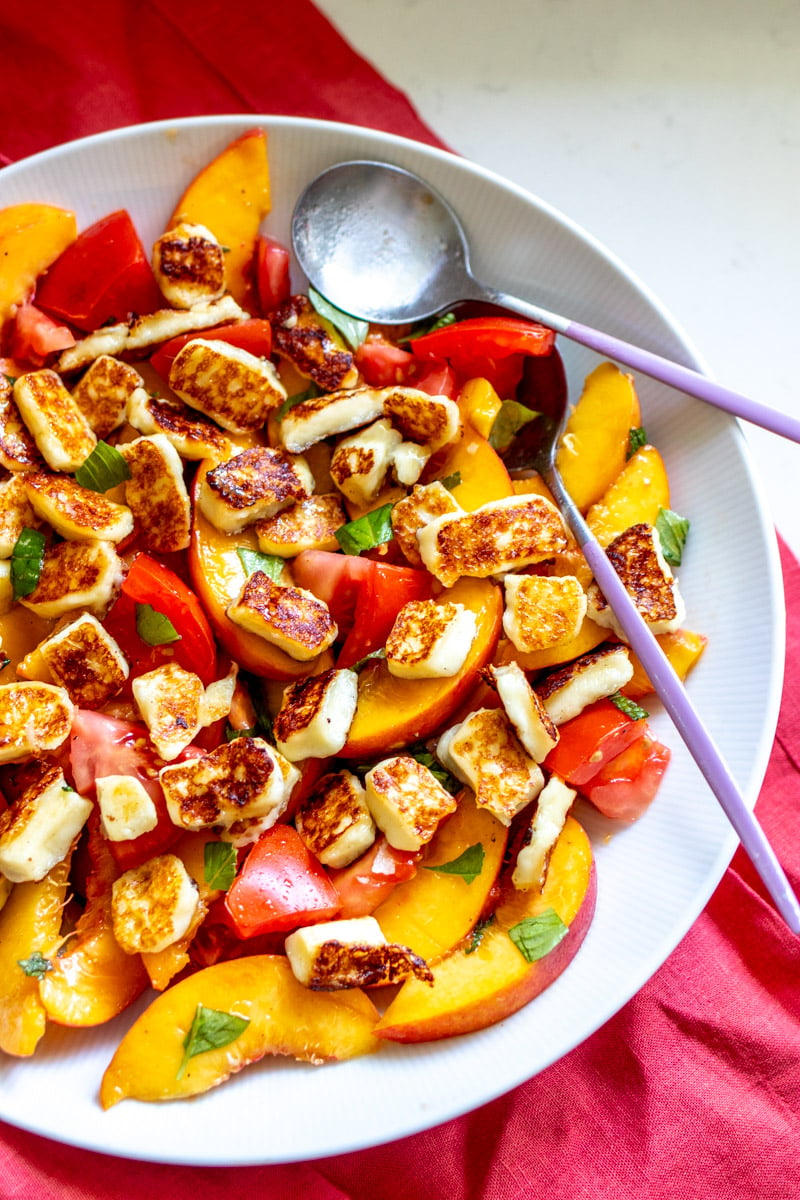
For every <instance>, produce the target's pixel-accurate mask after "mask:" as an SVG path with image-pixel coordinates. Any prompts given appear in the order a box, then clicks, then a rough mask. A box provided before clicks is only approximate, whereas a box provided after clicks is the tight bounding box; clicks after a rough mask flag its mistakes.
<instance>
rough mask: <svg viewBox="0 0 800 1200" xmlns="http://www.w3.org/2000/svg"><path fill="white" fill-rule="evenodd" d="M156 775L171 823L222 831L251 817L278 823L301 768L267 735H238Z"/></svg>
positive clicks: (167, 767)
mask: <svg viewBox="0 0 800 1200" xmlns="http://www.w3.org/2000/svg"><path fill="white" fill-rule="evenodd" d="M158 778H159V780H160V782H161V786H162V788H163V789H164V798H165V800H166V802H167V809H168V811H169V815H170V818H171V820H172V822H173V824H175V825H178V826H180V828H182V829H211V828H215V827H222V828H223V829H224V828H228V827H229V826H232V825H233V824H234V823H236V822H238V821H243V820H247V819H249V818H251V817H267V816H269V817H271V818H272V823H274V821H277V819H278V817H279V816H280V815H281V814H282V813H283V811H284V809H285V808H286V805H287V804H288V802H289V796H290V795H291V791H292V788H293V787H294V785H295V783H296V782H297V780H298V779H299V778H300V772H299V771H298V770H297V768H296V767H293V766H292V765H291V763H288V762H286V760H285V759H284V758H283V755H281V754H279V753H278V751H277V750H275V749H274V748H273V747H272V746H270V745H269V743H268V742H265V741H264V739H263V738H258V737H252V738H251V737H240V738H235V739H234V741H232V742H227V743H225V744H224V745H222V746H217V748H216V749H215V750H212V751H211V752H210V753H209V754H204V755H203V757H202V758H194V759H191V760H190V761H188V762H183V763H173V764H170V765H168V766H166V767H162V768H161V770H160V771H159V774H158ZM266 827H267V826H263V828H266Z"/></svg>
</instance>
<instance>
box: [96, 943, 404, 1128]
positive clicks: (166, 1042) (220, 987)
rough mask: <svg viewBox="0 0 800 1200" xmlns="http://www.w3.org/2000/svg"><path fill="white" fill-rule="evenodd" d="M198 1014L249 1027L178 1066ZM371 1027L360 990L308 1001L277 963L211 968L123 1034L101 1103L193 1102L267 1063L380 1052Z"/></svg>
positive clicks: (369, 1006) (255, 959) (284, 963)
mask: <svg viewBox="0 0 800 1200" xmlns="http://www.w3.org/2000/svg"><path fill="white" fill-rule="evenodd" d="M198 1005H202V1006H203V1008H206V1009H212V1010H214V1011H215V1012H223V1013H228V1014H232V1015H234V1016H237V1017H242V1018H244V1020H246V1021H248V1022H249V1024H248V1025H247V1026H246V1028H245V1029H243V1031H242V1032H241V1033H240V1034H239V1035H238V1036H237V1037H236V1038H235V1039H234V1040H233V1041H231V1042H229V1043H228V1045H226V1046H221V1047H219V1048H217V1049H213V1050H207V1051H205V1052H203V1053H202V1054H197V1055H196V1056H195V1057H192V1058H189V1059H188V1061H186V1062H185V1064H184V1044H183V1043H184V1039H185V1038H186V1036H187V1034H188V1033H189V1030H190V1029H191V1027H192V1022H193V1021H194V1019H195V1014H196V1012H197V1008H198ZM377 1019H378V1013H377V1010H376V1009H375V1006H374V1005H373V1003H372V1001H371V1000H370V999H369V998H368V997H367V996H366V995H365V994H364V993H363V992H362V991H360V990H359V989H358V988H350V989H348V990H346V991H342V992H313V991H311V990H310V989H309V988H306V987H304V986H303V985H302V984H301V983H298V981H297V979H295V977H294V975H293V974H292V969H291V967H290V966H289V963H288V960H287V959H286V958H284V956H283V955H271V954H264V955H253V956H252V957H250V958H238V959H233V960H231V961H229V962H223V963H217V964H216V966H213V967H206V968H205V969H204V970H202V971H198V972H197V973H196V974H195V975H190V976H188V977H187V978H185V979H183V980H181V981H180V982H179V983H176V984H175V985H174V987H171V988H169V989H168V990H167V991H166V992H163V993H162V994H161V995H160V996H158V997H157V998H156V999H155V1000H154V1001H153V1003H152V1004H151V1005H150V1007H149V1008H147V1009H146V1011H145V1012H143V1013H142V1015H141V1016H140V1017H139V1019H138V1020H137V1021H136V1022H135V1023H134V1024H133V1025H132V1026H131V1028H130V1029H129V1030H128V1032H127V1033H126V1035H125V1037H124V1038H123V1039H122V1041H121V1043H120V1045H119V1047H118V1048H117V1051H116V1053H115V1054H114V1057H113V1058H112V1060H111V1062H110V1064H109V1066H108V1068H107V1070H106V1072H105V1074H104V1076H103V1081H102V1084H101V1087H100V1103H101V1104H102V1106H103V1108H110V1107H111V1106H112V1105H113V1104H117V1103H118V1102H119V1101H120V1100H124V1099H126V1098H131V1099H134V1100H151V1101H152V1100H179V1099H182V1098H183V1097H185V1096H195V1095H198V1094H199V1093H200V1092H207V1091H208V1089H209V1088H212V1087H215V1086H216V1085H217V1084H219V1083H222V1082H223V1081H224V1080H225V1079H227V1078H228V1077H229V1076H230V1075H233V1074H234V1073H235V1072H236V1071H241V1070H242V1068H243V1067H246V1066H248V1064H249V1063H254V1062H258V1060H259V1059H261V1058H264V1056H265V1055H268V1054H280V1055H288V1056H291V1057H293V1058H296V1059H300V1060H301V1061H303V1062H313V1063H317V1062H321V1061H323V1060H325V1059H346V1058H354V1057H356V1056H357V1055H361V1054H369V1053H371V1052H372V1051H374V1050H376V1049H378V1048H379V1046H380V1043H379V1042H378V1039H377V1038H376V1037H375V1035H374V1033H373V1030H374V1028H375V1024H376V1021H377ZM182 1066H183V1069H182Z"/></svg>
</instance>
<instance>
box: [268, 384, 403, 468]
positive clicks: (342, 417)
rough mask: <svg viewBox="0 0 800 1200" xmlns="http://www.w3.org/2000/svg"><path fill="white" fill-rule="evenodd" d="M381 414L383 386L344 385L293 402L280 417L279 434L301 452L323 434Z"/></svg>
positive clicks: (355, 426) (290, 448)
mask: <svg viewBox="0 0 800 1200" xmlns="http://www.w3.org/2000/svg"><path fill="white" fill-rule="evenodd" d="M382 416H383V389H381V388H366V387H357V388H356V387H354V388H345V389H343V390H339V391H335V392H330V393H328V394H327V395H323V396H310V397H309V398H308V399H307V400H301V401H300V403H299V404H295V405H294V406H293V407H292V408H290V409H289V411H288V412H287V413H286V415H285V416H284V417H283V419H282V420H281V424H280V437H281V441H282V442H283V444H284V446H285V447H286V449H287V450H288V451H290V452H291V453H292V454H302V453H303V451H305V450H308V448H309V447H310V446H313V445H315V444H316V443H317V442H321V441H322V440H323V439H324V438H329V437H333V436H334V435H335V434H338V433H349V432H350V430H352V429H360V428H361V427H362V426H364V425H370V424H372V422H373V421H377V420H378V419H379V418H380V417H382ZM401 441H402V439H401Z"/></svg>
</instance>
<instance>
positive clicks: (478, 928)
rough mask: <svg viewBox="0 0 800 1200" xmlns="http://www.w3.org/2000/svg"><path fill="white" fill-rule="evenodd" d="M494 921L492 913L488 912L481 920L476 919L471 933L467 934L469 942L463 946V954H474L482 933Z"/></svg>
mask: <svg viewBox="0 0 800 1200" xmlns="http://www.w3.org/2000/svg"><path fill="white" fill-rule="evenodd" d="M493 921H494V913H489V916H488V917H484V918H483V920H482V921H478V923H477V924H476V925H475V928H474V929H473V930H472V933H471V934H470V935H469V942H468V943H467V945H466V946H465V947H464V953H465V954H474V953H475V951H476V950H477V949H478V947H479V946H480V944H481V942H482V941H483V935H484V934H485V933H486V930H487V929H488V928H489V926H490V925H491V924H492V922H493Z"/></svg>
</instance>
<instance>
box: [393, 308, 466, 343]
mask: <svg viewBox="0 0 800 1200" xmlns="http://www.w3.org/2000/svg"><path fill="white" fill-rule="evenodd" d="M455 323H456V314H455V313H453V312H446V313H442V315H441V316H440V317H434V319H433V320H432V321H426V322H424V323H423V324H422V325H417V326H416V327H415V328H414V329H412V330H411V333H410V334H409V335H408V337H404V338H400V345H401V346H402V345H404V344H405V343H406V342H412V341H413V340H414V339H415V338H420V337H425V334H426V333H436V331H437V329H446V328H447V326H448V325H455Z"/></svg>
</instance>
